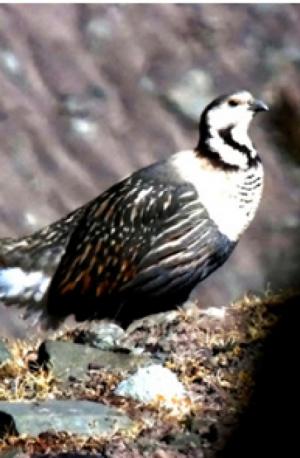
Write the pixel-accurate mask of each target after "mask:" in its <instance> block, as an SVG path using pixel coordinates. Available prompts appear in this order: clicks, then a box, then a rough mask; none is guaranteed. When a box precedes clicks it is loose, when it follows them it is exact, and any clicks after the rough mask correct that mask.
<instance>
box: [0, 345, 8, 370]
mask: <svg viewBox="0 0 300 458" xmlns="http://www.w3.org/2000/svg"><path fill="white" fill-rule="evenodd" d="M10 359H11V353H10V351H9V350H8V348H7V347H6V345H5V343H4V342H3V341H2V340H0V367H1V366H2V365H3V364H5V363H6V362H8V361H9V360H10Z"/></svg>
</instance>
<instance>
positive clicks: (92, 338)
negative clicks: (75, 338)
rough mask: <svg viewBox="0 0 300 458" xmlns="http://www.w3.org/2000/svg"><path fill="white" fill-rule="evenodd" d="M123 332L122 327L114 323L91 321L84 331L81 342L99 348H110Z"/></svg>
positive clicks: (116, 343)
mask: <svg viewBox="0 0 300 458" xmlns="http://www.w3.org/2000/svg"><path fill="white" fill-rule="evenodd" d="M124 334H125V332H124V329H122V328H121V327H120V326H118V325H117V324H115V323H106V322H100V323H99V322H92V323H90V325H89V328H88V329H87V330H85V331H84V335H83V342H84V343H88V344H89V345H91V346H92V347H95V348H99V349H101V350H112V349H115V348H116V347H117V346H118V343H119V340H120V338H121V337H123V336H124Z"/></svg>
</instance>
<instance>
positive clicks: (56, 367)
mask: <svg viewBox="0 0 300 458" xmlns="http://www.w3.org/2000/svg"><path fill="white" fill-rule="evenodd" d="M38 362H39V363H40V364H42V363H46V364H47V365H49V366H50V367H51V369H52V371H53V373H54V375H55V377H57V378H59V379H60V380H62V381H67V380H68V379H69V377H70V376H73V377H76V378H83V377H84V376H85V375H86V373H87V370H88V368H89V367H95V368H102V367H103V368H105V369H109V370H112V369H117V370H125V371H129V370H134V369H136V368H137V367H140V366H145V365H149V364H151V362H153V361H152V360H151V359H150V358H149V357H148V356H145V355H134V354H132V353H129V352H121V351H119V352H118V351H115V352H113V351H104V350H99V349H98V348H91V347H88V346H86V345H80V344H75V343H72V342H62V341H50V340H49V341H46V342H44V343H43V344H42V345H41V346H40V348H39V356H38Z"/></svg>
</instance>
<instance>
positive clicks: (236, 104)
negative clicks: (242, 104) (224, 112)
mask: <svg viewBox="0 0 300 458" xmlns="http://www.w3.org/2000/svg"><path fill="white" fill-rule="evenodd" d="M238 104H239V102H238V101H237V100H234V99H231V100H229V102H228V105H230V106H231V107H236V106H238Z"/></svg>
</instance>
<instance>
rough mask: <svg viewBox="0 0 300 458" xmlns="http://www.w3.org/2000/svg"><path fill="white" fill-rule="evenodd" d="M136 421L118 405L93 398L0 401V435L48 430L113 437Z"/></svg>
mask: <svg viewBox="0 0 300 458" xmlns="http://www.w3.org/2000/svg"><path fill="white" fill-rule="evenodd" d="M133 425H134V422H133V421H132V420H131V419H130V418H129V417H127V416H126V415H125V414H124V413H122V412H120V411H119V410H118V409H116V408H115V407H110V406H106V405H103V404H100V403H97V402H90V401H73V400H66V401H59V400H50V401H45V402H39V403H38V402H6V401H0V437H1V436H2V437H3V436H4V435H5V434H7V433H9V434H16V435H22V434H24V435H28V436H33V437H35V436H38V435H39V434H41V433H43V432H46V431H55V432H56V433H57V432H63V431H64V432H68V433H69V434H77V435H81V436H88V437H90V436H97V437H98V436H100V437H101V436H110V435H113V434H115V433H116V432H117V431H120V430H129V429H130V428H132V427H133Z"/></svg>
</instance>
